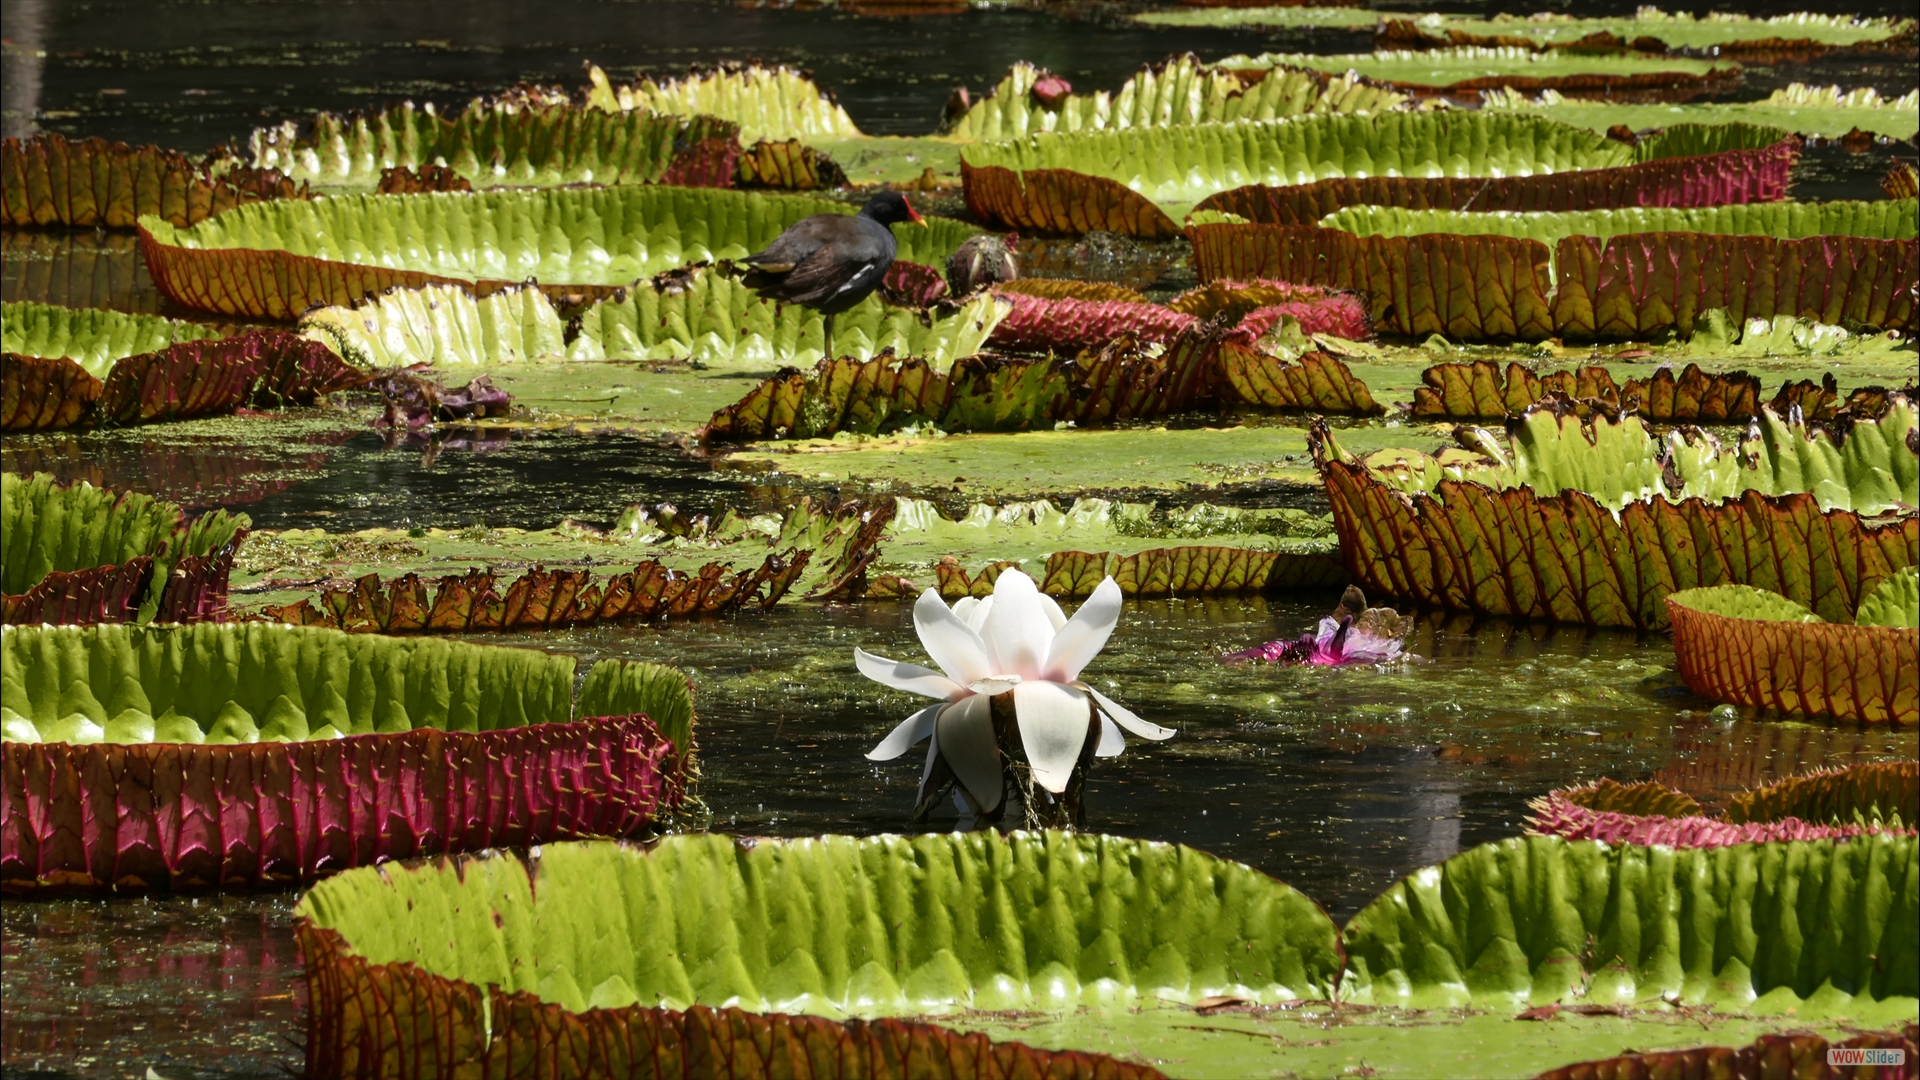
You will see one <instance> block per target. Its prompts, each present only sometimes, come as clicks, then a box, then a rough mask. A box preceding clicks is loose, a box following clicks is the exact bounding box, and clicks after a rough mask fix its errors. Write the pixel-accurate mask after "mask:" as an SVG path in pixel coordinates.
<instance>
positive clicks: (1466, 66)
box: [1213, 46, 1740, 93]
mask: <svg viewBox="0 0 1920 1080" xmlns="http://www.w3.org/2000/svg"><path fill="white" fill-rule="evenodd" d="M1213 66H1214V67H1216V68H1222V69H1229V70H1247V69H1253V70H1258V69H1263V68H1296V69H1301V70H1305V71H1315V72H1320V73H1322V74H1325V75H1335V76H1338V75H1344V74H1346V73H1348V72H1353V73H1355V74H1358V75H1360V76H1362V77H1364V78H1367V79H1373V80H1376V81H1378V82H1381V83H1385V84H1388V85H1390V86H1395V87H1400V88H1403V89H1410V90H1416V91H1427V92H1431V91H1437V90H1447V89H1456V90H1468V91H1470V90H1478V89H1481V88H1483V87H1493V86H1522V87H1528V88H1534V89H1541V88H1548V87H1560V88H1563V89H1568V90H1574V89H1575V88H1584V89H1586V90H1587V91H1588V92H1602V91H1604V90H1607V89H1613V90H1615V92H1621V91H1631V90H1635V89H1639V88H1641V87H1643V86H1644V87H1647V88H1650V89H1655V90H1686V89H1688V88H1691V89H1692V90H1693V91H1694V92H1696V93H1697V92H1698V91H1699V89H1700V88H1701V87H1702V86H1703V85H1706V84H1709V83H1714V82H1732V81H1735V80H1737V79H1738V78H1739V73H1740V66H1739V65H1738V64H1730V63H1726V62H1713V61H1705V60H1686V59H1681V58H1678V57H1665V56H1594V55H1589V54H1585V53H1570V52H1537V51H1535V50H1532V49H1524V48H1512V47H1507V48H1500V47H1495V48H1483V47H1476V46H1467V47H1464V48H1457V49H1422V50H1394V49H1388V50H1382V51H1380V52H1371V53H1349V54H1345V55H1333V56H1325V55H1318V54H1314V53H1263V54H1261V55H1259V56H1231V57H1227V58H1226V59H1223V60H1219V61H1216V62H1215V63H1214V64H1213Z"/></svg>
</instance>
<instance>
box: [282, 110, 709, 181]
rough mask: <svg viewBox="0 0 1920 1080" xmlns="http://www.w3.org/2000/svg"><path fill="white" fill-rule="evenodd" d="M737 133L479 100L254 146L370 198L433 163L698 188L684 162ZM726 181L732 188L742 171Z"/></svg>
mask: <svg viewBox="0 0 1920 1080" xmlns="http://www.w3.org/2000/svg"><path fill="white" fill-rule="evenodd" d="M737 132H738V129H737V127H736V126H735V125H734V124H732V123H730V122H728V121H725V120H719V119H716V118H714V117H710V116H693V117H677V116H670V115H654V114H651V113H647V112H612V113H610V112H607V111H606V110H604V109H595V108H581V107H578V106H575V105H572V104H570V103H568V102H567V101H565V100H564V99H562V100H559V101H551V100H541V99H539V98H537V97H530V96H529V95H526V94H518V95H514V94H509V95H506V96H503V97H500V98H495V99H487V98H476V99H475V100H473V101H472V102H470V103H469V104H468V105H467V107H466V108H465V109H462V110H461V111H460V112H459V113H457V114H455V115H453V116H450V117H449V116H442V115H440V113H438V112H436V111H435V110H434V108H433V106H432V104H431V103H429V104H428V105H427V106H426V107H424V108H415V107H414V105H413V103H412V102H406V103H405V104H401V105H396V106H394V107H392V108H389V109H387V110H385V111H384V112H377V113H373V114H371V115H369V114H363V113H355V114H350V115H346V116H341V115H337V114H334V113H326V112H322V113H316V114H315V115H314V116H313V117H312V118H311V119H309V120H306V121H304V122H295V121H292V120H289V121H286V122H285V123H282V124H280V125H278V126H276V127H270V128H261V129H257V130H255V131H254V133H253V136H252V139H251V143H250V148H251V150H252V155H253V163H254V165H255V166H256V167H260V168H272V169H278V170H279V171H281V172H283V173H285V174H287V175H288V176H291V177H293V178H294V179H296V180H305V181H310V182H312V183H314V184H319V185H323V186H325V187H328V188H348V189H354V190H360V191H371V190H373V188H374V185H376V184H377V183H378V182H379V181H380V177H381V173H382V172H383V171H384V170H387V169H392V168H395V167H404V168H416V169H417V168H421V167H424V166H432V165H437V166H440V167H443V168H449V169H452V170H453V172H454V173H455V174H457V175H458V176H460V177H462V178H464V179H466V180H467V181H469V182H470V183H472V184H474V185H476V186H479V187H550V186H553V185H556V184H580V183H595V184H651V183H657V182H678V183H698V181H697V180H696V179H694V178H692V177H691V176H685V175H682V174H685V173H687V172H688V170H687V169H686V168H685V167H684V159H686V158H687V157H688V156H689V155H694V156H697V155H699V154H700V153H701V152H702V150H703V147H702V146H701V144H703V143H705V142H707V141H708V140H714V139H717V140H721V141H722V142H724V143H725V145H727V146H728V147H736V146H737V143H736V142H735V135H736V134H737ZM728 161H729V164H730V163H731V158H730V157H729V159H728ZM677 165H680V166H683V167H680V168H676V166H677ZM718 179H720V181H721V183H720V184H718V185H717V186H722V187H724V186H729V185H730V184H731V183H732V180H733V170H732V169H731V168H728V169H726V170H725V171H724V172H723V173H722V175H721V176H720V177H719V178H718Z"/></svg>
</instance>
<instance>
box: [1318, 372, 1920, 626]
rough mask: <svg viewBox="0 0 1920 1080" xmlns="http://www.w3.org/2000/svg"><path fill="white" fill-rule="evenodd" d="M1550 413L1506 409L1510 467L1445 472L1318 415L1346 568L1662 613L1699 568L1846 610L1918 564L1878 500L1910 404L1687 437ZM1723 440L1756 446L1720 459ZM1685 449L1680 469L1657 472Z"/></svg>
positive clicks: (1402, 593) (1895, 479) (1892, 492)
mask: <svg viewBox="0 0 1920 1080" xmlns="http://www.w3.org/2000/svg"><path fill="white" fill-rule="evenodd" d="M1895 397H1896V399H1897V400H1899V401H1901V402H1905V398H1904V397H1901V396H1899V395H1895ZM1545 415H1549V414H1543V413H1542V412H1541V411H1540V410H1539V409H1536V410H1534V411H1533V412H1531V413H1529V414H1528V415H1527V416H1526V417H1523V418H1520V419H1517V420H1515V421H1512V422H1510V429H1511V430H1512V431H1514V432H1515V436H1516V441H1517V442H1518V443H1521V444H1522V445H1518V446H1516V448H1515V453H1514V460H1515V461H1516V462H1517V463H1519V464H1518V467H1516V466H1512V465H1508V466H1499V465H1497V464H1495V463H1493V462H1490V461H1488V460H1486V459H1480V464H1478V465H1476V466H1474V467H1473V468H1462V469H1459V470H1458V471H1457V473H1456V475H1458V476H1459V477H1461V478H1460V479H1454V478H1450V477H1449V476H1448V475H1447V471H1448V469H1449V468H1452V466H1444V465H1436V466H1434V467H1433V468H1432V469H1430V470H1428V471H1424V472H1420V471H1419V470H1416V472H1418V473H1419V475H1418V476H1416V477H1414V478H1413V479H1412V481H1411V482H1409V481H1408V479H1407V478H1406V477H1402V476H1400V475H1399V474H1398V473H1394V472H1393V471H1392V470H1389V471H1388V472H1386V473H1382V472H1378V471H1376V470H1375V469H1373V468H1372V467H1370V466H1369V464H1367V463H1365V462H1361V461H1356V460H1351V459H1348V458H1346V457H1345V455H1344V454H1343V453H1341V452H1339V450H1338V446H1337V443H1335V442H1333V441H1332V438H1331V435H1330V433H1329V432H1328V431H1327V430H1326V429H1325V427H1324V426H1318V425H1317V426H1316V427H1315V429H1314V430H1313V432H1312V433H1311V436H1310V440H1309V441H1310V444H1311V446H1312V448H1313V450H1314V455H1315V460H1316V461H1317V462H1318V463H1319V466H1320V472H1321V476H1322V477H1323V479H1324V480H1325V482H1326V486H1327V496H1328V498H1329V500H1330V501H1331V502H1332V504H1333V518H1334V525H1335V528H1336V531H1337V532H1338V533H1339V536H1340V550H1341V554H1342V556H1343V557H1344V558H1345V559H1346V563H1347V568H1348V570H1349V571H1350V573H1351V574H1352V576H1353V580H1354V581H1355V582H1356V583H1358V584H1359V585H1360V586H1361V587H1362V588H1363V589H1364V590H1366V592H1367V593H1368V595H1371V596H1390V597H1399V598H1406V599H1411V600H1416V601H1418V602H1421V603H1425V604H1430V605H1433V606H1436V607H1442V608H1449V609H1452V610H1457V611H1481V612H1486V613H1489V614H1500V615H1512V616H1517V617H1521V618H1544V619H1553V620H1555V621H1560V622H1575V623H1587V624H1592V625H1599V626H1635V627H1645V628H1654V629H1658V628H1663V627H1665V626H1666V625H1667V623H1668V617H1669V605H1668V604H1666V603H1665V600H1666V598H1667V595H1668V594H1669V593H1673V592H1677V591H1680V590H1682V589H1690V588H1696V587H1703V586H1712V585H1750V586H1754V587H1755V588H1759V589H1764V590H1770V591H1775V592H1780V593H1784V594H1786V595H1789V596H1791V597H1793V598H1794V599H1795V600H1796V601H1798V602H1802V603H1806V604H1811V605H1813V606H1814V609H1815V610H1816V611H1818V612H1819V613H1820V614H1821V615H1822V616H1823V617H1826V618H1828V619H1831V620H1834V621H1849V620H1851V619H1852V617H1853V613H1854V609H1855V608H1856V607H1857V606H1858V605H1859V603H1860V601H1861V600H1862V599H1863V598H1864V597H1865V596H1866V595H1867V594H1868V593H1870V592H1872V591H1873V590H1874V589H1875V588H1876V587H1878V586H1879V584H1880V583H1881V582H1882V581H1884V580H1886V579H1887V578H1889V577H1891V576H1893V575H1894V574H1895V573H1897V572H1898V571H1900V570H1902V569H1904V568H1907V567H1910V566H1914V565H1916V564H1920V518H1916V517H1915V516H1914V515H1912V514H1911V513H1894V514H1891V515H1887V514H1885V511H1887V510H1888V509H1896V510H1897V508H1898V504H1899V503H1900V502H1902V501H1905V500H1907V499H1910V498H1911V496H1908V495H1902V494H1901V493H1900V492H1902V491H1904V490H1905V487H1904V485H1910V484H1911V482H1912V480H1911V478H1912V476H1913V474H1914V471H1915V470H1914V465H1913V463H1912V461H1911V460H1908V459H1907V458H1903V457H1902V456H1901V455H1903V454H1904V455H1909V456H1910V455H1912V453H1913V449H1912V447H1911V446H1909V445H1907V444H1906V443H1905V438H1906V436H1905V435H1904V434H1902V431H1908V432H1910V431H1911V430H1912V427H1911V424H1912V413H1911V408H1910V406H1905V405H1903V406H1902V408H1901V410H1899V411H1890V412H1889V414H1888V416H1889V417H1890V418H1892V419H1890V420H1882V421H1880V422H1878V423H1876V424H1875V425H1874V426H1873V427H1872V428H1868V427H1867V426H1866V425H1865V424H1856V425H1855V426H1854V429H1853V430H1855V431H1856V432H1861V431H1873V432H1876V433H1877V434H1875V435H1874V436H1871V437H1870V438H1869V439H1868V440H1867V441H1863V442H1860V443H1858V444H1857V445H1855V444H1854V443H1853V437H1852V436H1848V437H1847V438H1846V439H1843V440H1837V441H1836V440H1832V439H1829V438H1828V437H1827V436H1826V435H1824V434H1821V433H1815V432H1802V433H1799V434H1788V435H1784V436H1783V435H1782V434H1781V432H1782V431H1783V430H1784V431H1792V430H1793V429H1792V427H1791V425H1782V424H1780V423H1779V422H1778V421H1777V420H1774V421H1772V422H1771V423H1770V424H1766V425H1762V433H1761V437H1759V438H1755V439H1751V440H1747V441H1744V442H1743V443H1742V445H1741V446H1740V447H1739V448H1737V450H1736V449H1725V448H1718V447H1717V444H1713V443H1709V442H1688V441H1687V440H1686V439H1684V438H1681V439H1680V441H1679V442H1678V443H1674V442H1673V441H1672V440H1669V443H1668V444H1667V446H1666V448H1665V449H1659V448H1658V447H1656V445H1655V444H1654V442H1653V441H1652V440H1650V439H1649V438H1648V437H1647V436H1646V435H1645V432H1644V428H1642V427H1639V425H1640V421H1639V420H1637V419H1632V418H1629V419H1628V420H1626V421H1623V422H1622V425H1615V426H1611V427H1608V428H1607V429H1606V430H1605V431H1602V430H1601V429H1600V427H1599V426H1598V425H1600V424H1603V423H1606V422H1605V421H1600V420H1596V421H1594V422H1593V424H1592V425H1590V426H1588V427H1583V426H1582V423H1581V421H1579V420H1578V419H1575V418H1573V417H1572V416H1571V414H1567V415H1560V416H1558V419H1557V420H1547V419H1545ZM1880 424H1890V425H1891V426H1890V427H1888V428H1886V429H1884V430H1883V429H1882V428H1881V427H1880V426H1879V425H1880ZM1636 432H1637V434H1636ZM1601 438H1605V439H1606V440H1607V441H1606V445H1605V447H1604V448H1597V447H1596V442H1597V440H1599V439H1601ZM1876 440H1877V441H1876ZM1736 453H1738V454H1741V455H1748V454H1750V455H1751V456H1752V460H1751V461H1747V462H1745V463H1744V464H1741V465H1740V467H1739V468H1736V469H1732V470H1729V469H1727V468H1725V467H1724V466H1725V465H1726V464H1728V462H1726V461H1722V462H1721V467H1719V468H1718V469H1717V471H1716V467H1715V465H1714V463H1715V462H1716V461H1720V459H1721V456H1722V455H1725V456H1726V457H1727V458H1728V459H1732V458H1733V457H1734V456H1735V454H1736ZM1663 454H1664V455H1667V456H1665V457H1662V456H1661V455H1663ZM1415 456H1419V455H1415ZM1869 459H1871V460H1873V461H1876V462H1878V464H1877V465H1875V466H1868V465H1866V464H1865V462H1866V461H1867V460H1869ZM1763 461H1764V466H1765V467H1764V468H1762V467H1761V465H1762V462H1763ZM1682 464H1684V466H1685V470H1686V475H1684V476H1683V475H1680V474H1679V473H1678V472H1673V473H1671V474H1670V472H1669V470H1675V469H1677V468H1678V467H1679V466H1680V465H1682ZM1476 477H1478V478H1479V479H1476ZM1481 479H1484V480H1485V481H1487V482H1480V480H1481ZM1669 480H1673V481H1680V482H1681V483H1682V486H1681V487H1679V488H1678V492H1679V493H1676V491H1675V489H1674V488H1673V487H1672V486H1671V485H1670V483H1669ZM1390 481H1391V482H1390ZM1536 483H1537V484H1539V485H1541V486H1542V487H1544V490H1536V488H1535V487H1534V486H1530V485H1531V484H1536ZM1686 483H1691V484H1692V485H1694V486H1693V488H1692V489H1688V488H1686V487H1685V486H1684V484H1686ZM1583 484H1585V485H1588V487H1589V488H1591V490H1587V489H1583V488H1582V486H1581V485H1583ZM1855 484H1858V485H1859V490H1860V496H1861V497H1860V500H1859V502H1858V504H1857V505H1856V504H1855V503H1854V502H1853V500H1852V494H1853V485H1855ZM1508 485H1517V486H1508ZM1763 490H1764V491H1768V492H1773V493H1772V494H1762V493H1761V492H1762V491H1763ZM1701 494H1711V496H1712V497H1711V498H1702V497H1699V495H1701ZM1829 506H1831V507H1832V508H1829ZM1842 507H1844V508H1842ZM1862 507H1863V508H1866V509H1867V510H1869V511H1870V512H1871V513H1873V514H1878V515H1884V516H1868V514H1867V513H1863V512H1861V509H1860V508H1862Z"/></svg>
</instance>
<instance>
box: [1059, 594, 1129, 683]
mask: <svg viewBox="0 0 1920 1080" xmlns="http://www.w3.org/2000/svg"><path fill="white" fill-rule="evenodd" d="M1124 602H1125V598H1124V597H1123V596H1121V594H1120V584H1119V583H1118V582H1116V581H1114V580H1113V578H1112V577H1108V578H1107V579H1106V580H1105V581H1102V582H1101V583H1100V587H1099V588H1097V589H1095V590H1093V595H1092V596H1089V597H1087V602H1086V603H1084V604H1081V605H1080V610H1079V611H1076V612H1074V613H1073V618H1072V619H1070V620H1068V622H1067V625H1066V626H1065V627H1064V628H1063V629H1062V630H1061V631H1060V633H1059V636H1057V637H1055V638H1054V639H1053V647H1052V648H1051V649H1049V650H1048V651H1047V664H1046V669H1045V671H1044V674H1045V676H1046V677H1047V678H1049V679H1052V680H1054V681H1055V682H1072V681H1073V680H1075V679H1078V678H1079V677H1080V671H1081V669H1082V668H1085V667H1086V666H1087V665H1088V664H1090V663H1092V662H1093V658H1094V657H1096V656H1099V655H1100V650H1101V649H1104V648H1106V647H1107V639H1108V638H1110V637H1112V636H1113V628H1114V627H1116V626H1118V625H1120V607H1121V605H1122V604H1123V603H1124Z"/></svg>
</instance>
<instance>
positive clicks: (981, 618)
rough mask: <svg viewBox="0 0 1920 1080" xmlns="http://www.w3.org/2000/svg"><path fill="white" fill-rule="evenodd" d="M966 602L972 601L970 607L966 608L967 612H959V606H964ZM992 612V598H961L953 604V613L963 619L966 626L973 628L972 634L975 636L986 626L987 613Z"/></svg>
mask: <svg viewBox="0 0 1920 1080" xmlns="http://www.w3.org/2000/svg"><path fill="white" fill-rule="evenodd" d="M968 601H972V603H971V605H970V606H968V608H967V610H965V611H961V610H960V605H961V604H966V603H967V602H968ZM992 610H993V597H991V596H982V597H978V598H976V597H972V596H963V597H961V598H960V599H958V600H955V601H954V602H953V613H954V614H955V615H958V616H960V617H961V618H962V619H964V620H965V621H966V624H967V625H968V626H971V627H973V632H974V633H976V634H977V633H979V632H980V630H981V628H982V627H984V626H986V625H987V613H988V612H990V611H992Z"/></svg>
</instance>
